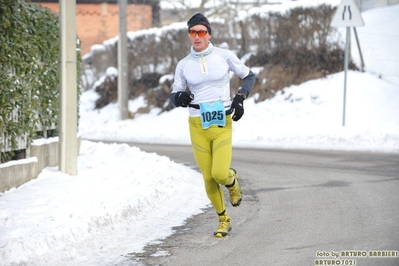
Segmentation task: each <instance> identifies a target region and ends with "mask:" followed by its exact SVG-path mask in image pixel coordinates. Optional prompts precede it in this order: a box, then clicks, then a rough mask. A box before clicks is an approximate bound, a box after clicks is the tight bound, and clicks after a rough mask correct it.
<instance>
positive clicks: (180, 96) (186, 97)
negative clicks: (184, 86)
mask: <svg viewBox="0 0 399 266" xmlns="http://www.w3.org/2000/svg"><path fill="white" fill-rule="evenodd" d="M192 100H194V95H193V94H192V93H191V92H187V91H179V92H177V93H176V96H175V103H176V106H181V107H187V106H188V104H189V103H190V102H191V101H192Z"/></svg>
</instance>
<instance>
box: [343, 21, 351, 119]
mask: <svg viewBox="0 0 399 266" xmlns="http://www.w3.org/2000/svg"><path fill="white" fill-rule="evenodd" d="M350 33H351V31H350V27H346V44H345V59H344V69H345V78H344V104H343V112H342V126H345V111H346V82H347V76H348V61H349V42H350Z"/></svg>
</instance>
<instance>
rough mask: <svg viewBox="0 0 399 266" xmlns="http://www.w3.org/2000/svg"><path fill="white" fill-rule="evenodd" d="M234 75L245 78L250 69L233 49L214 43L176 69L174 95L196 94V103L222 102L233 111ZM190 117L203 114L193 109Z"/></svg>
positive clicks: (181, 61)
mask: <svg viewBox="0 0 399 266" xmlns="http://www.w3.org/2000/svg"><path fill="white" fill-rule="evenodd" d="M230 72H233V73H235V74H236V75H237V76H239V77H240V78H241V79H244V78H245V77H246V76H247V75H248V74H249V73H250V69H249V68H248V67H247V66H246V65H245V64H244V63H242V62H241V61H240V59H238V57H237V56H236V55H235V54H234V53H233V52H232V51H230V50H226V49H222V48H218V47H214V46H213V45H212V43H209V46H208V48H207V49H206V50H204V51H202V52H199V53H198V52H195V51H194V49H193V48H192V47H191V53H190V54H189V55H187V56H186V57H185V58H183V59H182V60H180V61H179V63H178V64H177V66H176V71H175V78H174V83H173V85H172V94H173V93H176V92H179V91H185V90H186V88H187V87H188V89H189V90H190V91H191V93H193V94H194V100H193V101H192V102H191V103H192V104H199V103H202V102H212V101H219V100H220V101H222V102H223V104H224V106H225V109H226V110H227V109H229V108H230V104H231V99H230ZM189 113H190V116H200V111H199V110H198V109H195V108H189Z"/></svg>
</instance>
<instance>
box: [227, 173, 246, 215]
mask: <svg viewBox="0 0 399 266" xmlns="http://www.w3.org/2000/svg"><path fill="white" fill-rule="evenodd" d="M230 173H232V175H233V178H234V181H233V184H231V185H226V188H227V190H228V191H229V196H230V202H231V205H233V206H234V207H238V206H240V204H241V200H242V191H241V188H240V184H239V183H238V174H237V171H236V170H234V169H233V168H230Z"/></svg>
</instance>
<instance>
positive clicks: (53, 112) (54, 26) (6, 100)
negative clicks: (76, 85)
mask: <svg viewBox="0 0 399 266" xmlns="http://www.w3.org/2000/svg"><path fill="white" fill-rule="evenodd" d="M59 34H60V29H59V18H58V15H57V14H53V13H51V12H50V10H48V9H46V8H43V7H41V6H40V5H38V4H33V3H26V2H25V1H21V0H0V138H2V140H1V142H0V151H4V147H6V146H10V147H11V150H13V149H16V148H17V141H18V138H20V137H21V136H25V137H26V140H27V144H28V145H29V143H31V141H32V140H33V139H35V138H38V137H40V136H41V135H43V133H41V131H42V130H48V129H55V128H56V127H57V125H58V115H59V83H60V72H59V67H60V60H59V58H60V50H59V49H60V45H59ZM78 60H79V61H80V56H79V55H78ZM79 65H80V64H79V63H78V66H79ZM78 71H79V69H78ZM78 76H79V75H78ZM78 92H79V90H78ZM55 134H57V133H55ZM44 135H45V134H44ZM9 156H10V155H7V154H6V153H4V152H3V153H2V156H1V161H0V162H4V161H5V160H7V159H9V158H7V157H9Z"/></svg>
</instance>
